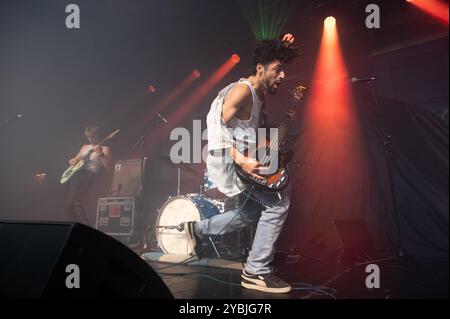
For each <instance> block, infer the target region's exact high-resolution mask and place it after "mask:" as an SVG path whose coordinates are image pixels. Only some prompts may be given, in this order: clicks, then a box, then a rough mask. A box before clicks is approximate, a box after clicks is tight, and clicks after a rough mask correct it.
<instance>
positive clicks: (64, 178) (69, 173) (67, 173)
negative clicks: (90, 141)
mask: <svg viewBox="0 0 450 319" xmlns="http://www.w3.org/2000/svg"><path fill="white" fill-rule="evenodd" d="M119 131H120V130H115V131H114V132H112V133H111V134H109V135H108V136H107V137H105V138H104V139H103V140H102V141H101V142H100V143H99V144H98V146H102V145H103V144H105V142H106V141H107V140H109V139H110V138H113V136H114V135H116V134H117V133H119ZM93 152H94V150H93V149H92V148H91V149H90V150H89V151H87V152H86V153H85V154H83V157H81V159H80V161H79V162H78V163H76V164H75V165H71V166H70V167H69V168H68V169H66V171H65V172H64V173H63V175H62V176H61V181H60V182H61V184H64V183H67V182H68V181H69V180H70V179H71V178H72V176H74V175H75V174H76V173H77V172H79V171H80V170H81V169H82V168H83V167H84V165H85V164H86V162H87V161H88V160H89V157H90V156H91V154H92V153H93Z"/></svg>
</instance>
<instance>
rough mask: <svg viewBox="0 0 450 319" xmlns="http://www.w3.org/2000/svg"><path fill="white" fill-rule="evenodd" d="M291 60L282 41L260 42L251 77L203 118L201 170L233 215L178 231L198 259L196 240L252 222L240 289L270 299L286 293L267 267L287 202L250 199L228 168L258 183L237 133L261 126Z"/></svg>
mask: <svg viewBox="0 0 450 319" xmlns="http://www.w3.org/2000/svg"><path fill="white" fill-rule="evenodd" d="M297 56H298V53H297V49H296V48H295V46H294V45H293V44H292V43H290V42H288V41H279V40H266V41H262V42H261V43H260V44H259V45H258V47H257V48H256V49H255V51H254V56H253V63H254V67H255V73H254V74H253V75H251V76H249V77H248V78H242V79H240V80H239V81H237V82H234V83H232V84H230V85H228V86H227V87H226V88H224V89H223V90H222V91H220V92H219V94H218V96H217V97H216V99H215V100H214V101H213V103H212V105H211V109H210V111H209V113H208V117H207V126H208V150H209V155H208V158H207V170H208V176H209V178H210V179H211V180H212V182H214V184H216V186H217V188H218V189H219V190H220V191H221V192H222V193H223V194H225V195H226V196H227V197H231V198H233V200H234V199H235V202H236V203H237V205H236V206H235V207H236V209H233V210H230V211H227V212H225V213H222V214H218V215H216V216H213V217H212V218H210V219H204V220H201V221H198V222H187V223H184V225H183V226H184V230H185V231H186V235H187V239H188V243H189V244H190V245H191V248H192V249H193V251H196V252H197V254H198V253H199V241H200V240H201V239H202V238H204V237H206V236H211V235H221V234H224V233H228V232H232V231H236V230H238V229H240V228H243V227H246V226H248V225H249V224H250V223H252V222H254V221H258V225H257V229H256V233H255V237H254V240H253V246H252V249H251V252H250V254H249V256H248V259H247V262H246V265H245V269H244V270H243V272H242V275H241V285H242V286H243V287H245V288H248V289H255V290H260V291H265V292H271V293H286V292H289V291H290V290H291V286H290V285H289V284H288V283H286V282H284V281H283V280H281V279H280V278H278V277H276V276H275V275H273V273H272V268H271V267H270V263H271V262H272V260H273V257H274V252H275V243H276V241H277V239H278V236H279V234H280V232H281V229H282V226H283V223H284V221H285V220H286V217H287V212H288V208H289V197H288V195H286V194H281V193H277V195H278V197H277V199H278V200H273V199H272V198H273V196H274V194H273V193H272V194H270V195H271V197H270V198H271V199H268V198H269V196H268V194H265V193H264V192H256V191H252V192H251V193H250V192H249V191H248V190H247V189H245V187H242V185H240V183H239V178H238V177H237V174H236V169H235V166H234V165H239V166H240V167H242V169H243V170H244V171H245V172H247V173H249V174H250V175H252V176H254V177H255V178H260V177H261V176H259V175H258V174H260V173H259V172H260V169H261V167H262V165H261V164H260V162H258V160H256V159H255V158H250V157H247V156H246V155H244V150H245V149H246V148H248V147H249V146H253V147H255V144H256V143H257V141H256V139H257V138H256V135H255V136H252V135H250V136H249V135H244V134H243V133H242V132H248V131H249V129H250V130H253V131H255V130H257V129H258V128H259V127H262V126H263V125H264V123H263V122H264V117H265V116H264V114H263V112H264V108H263V106H264V96H265V94H267V93H269V94H275V93H276V92H277V90H278V88H279V86H280V84H281V83H282V81H283V80H284V78H285V73H284V70H283V67H284V65H285V64H286V63H289V62H291V61H292V60H293V59H294V58H295V57H297ZM292 115H293V113H292V112H291V113H290V114H288V116H289V117H290V118H292ZM230 129H231V130H230ZM266 195H267V196H266ZM249 196H250V197H249Z"/></svg>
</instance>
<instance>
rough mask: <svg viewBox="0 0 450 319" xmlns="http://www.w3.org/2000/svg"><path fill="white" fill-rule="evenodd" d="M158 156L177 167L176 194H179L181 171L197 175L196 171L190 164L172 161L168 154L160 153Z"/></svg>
mask: <svg viewBox="0 0 450 319" xmlns="http://www.w3.org/2000/svg"><path fill="white" fill-rule="evenodd" d="M160 158H161V159H162V160H163V161H164V162H166V163H168V164H169V165H172V166H175V168H176V169H177V196H180V195H181V171H182V170H183V171H185V172H188V173H191V174H194V175H198V174H199V173H198V171H197V170H196V169H194V168H193V167H192V164H189V163H184V162H181V161H180V162H179V163H174V162H173V161H172V159H171V157H170V156H169V155H161V156H160Z"/></svg>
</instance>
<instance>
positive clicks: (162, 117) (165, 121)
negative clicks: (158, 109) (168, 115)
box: [158, 113, 169, 123]
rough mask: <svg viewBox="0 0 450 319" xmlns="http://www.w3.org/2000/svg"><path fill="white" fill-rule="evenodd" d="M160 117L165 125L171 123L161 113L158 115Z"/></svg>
mask: <svg viewBox="0 0 450 319" xmlns="http://www.w3.org/2000/svg"><path fill="white" fill-rule="evenodd" d="M158 117H159V118H160V119H161V120H163V121H164V123H169V121H167V120H166V119H165V118H164V116H162V115H161V114H160V113H158Z"/></svg>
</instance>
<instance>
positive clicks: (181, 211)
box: [156, 196, 201, 255]
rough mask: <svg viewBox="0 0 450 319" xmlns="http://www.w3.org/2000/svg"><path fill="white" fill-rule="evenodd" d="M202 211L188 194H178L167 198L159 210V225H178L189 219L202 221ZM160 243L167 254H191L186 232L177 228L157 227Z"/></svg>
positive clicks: (157, 223) (157, 236)
mask: <svg viewBox="0 0 450 319" xmlns="http://www.w3.org/2000/svg"><path fill="white" fill-rule="evenodd" d="M200 220H201V216H200V211H199V210H198V208H197V206H196V205H195V203H194V202H193V201H192V200H191V199H190V198H189V197H188V196H177V197H172V198H170V199H169V200H167V201H166V202H165V203H164V205H163V206H162V207H161V209H160V210H159V214H158V219H157V221H156V225H157V226H178V225H179V224H181V223H184V222H188V221H200ZM156 239H157V240H158V245H159V247H160V248H161V249H162V251H163V252H165V253H166V254H179V255H189V254H190V253H191V252H192V249H191V247H189V245H188V242H187V239H186V233H185V231H184V230H183V231H182V232H180V231H178V230H176V229H166V228H157V229H156Z"/></svg>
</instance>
